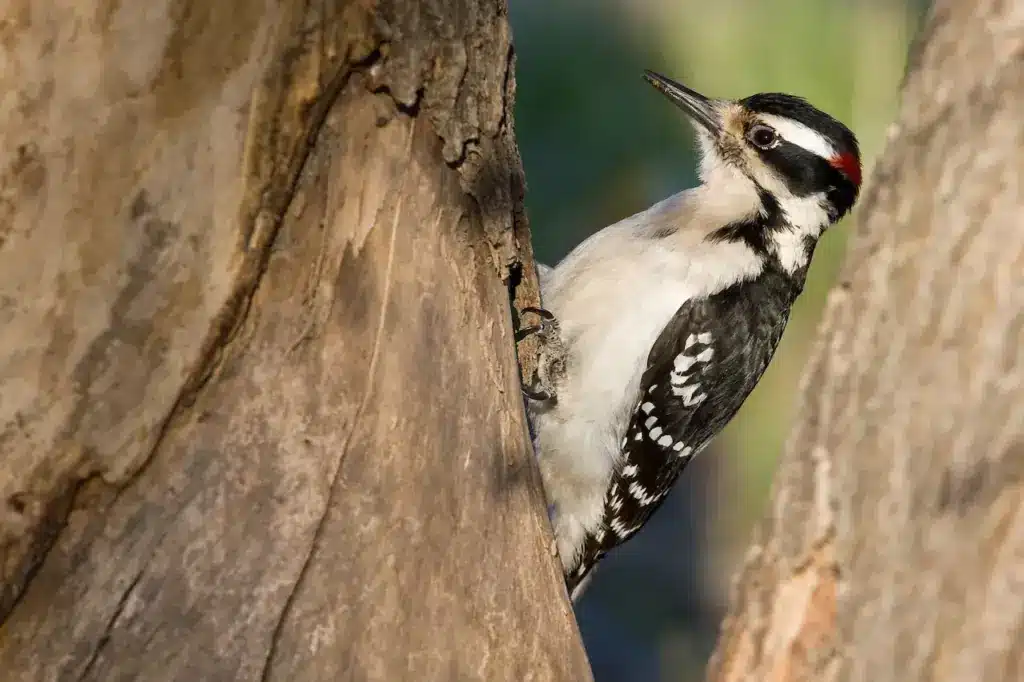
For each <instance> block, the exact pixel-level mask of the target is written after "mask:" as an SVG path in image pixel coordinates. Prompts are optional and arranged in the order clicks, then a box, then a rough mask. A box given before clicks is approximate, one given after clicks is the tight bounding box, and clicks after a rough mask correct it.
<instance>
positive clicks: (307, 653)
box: [0, 0, 590, 682]
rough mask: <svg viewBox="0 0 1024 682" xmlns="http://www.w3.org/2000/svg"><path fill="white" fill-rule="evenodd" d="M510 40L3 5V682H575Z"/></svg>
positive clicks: (311, 16) (435, 31) (421, 30)
mask: <svg viewBox="0 0 1024 682" xmlns="http://www.w3.org/2000/svg"><path fill="white" fill-rule="evenodd" d="M505 13H506V10H505V6H504V4H503V3H500V2H493V3H492V2H483V0H458V1H451V0H426V1H420V0H380V1H379V2H376V3H375V2H372V1H371V0H340V1H338V2H334V3H327V4H326V5H316V6H313V5H308V4H306V3H300V2H294V1H292V0H263V1H262V2H249V3H197V2H190V1H189V0H157V1H156V2H155V3H153V2H150V3H117V2H114V3H111V2H100V1H99V0H93V1H92V2H91V3H90V2H87V3H85V4H78V5H75V6H74V7H72V6H71V5H67V6H61V7H54V8H51V9H49V10H48V11H47V12H43V11H42V10H39V9H38V8H36V7H34V6H33V3H31V2H29V0H12V2H8V3H7V4H6V5H5V6H4V8H3V9H0V44H2V46H3V47H2V52H3V53H4V54H5V59H6V60H7V61H6V64H3V65H0V92H4V93H8V96H6V97H5V98H4V99H3V100H2V101H0V141H2V143H0V150H2V154H3V156H2V157H0V385H2V386H3V390H2V391H0V452H2V453H3V456H4V466H3V467H0V623H2V625H0V670H2V671H3V678H4V679H5V680H7V679H10V680H104V681H106V680H120V679H123V680H129V679H145V680H188V681H190V682H191V681H193V680H198V679H201V680H289V681H297V680H326V679H337V680H398V679H417V680H430V679H437V680H442V679H443V680H449V679H480V680H517V681H519V680H531V679H535V680H563V679H564V680H569V679H571V680H586V679H589V678H590V672H589V668H588V666H587V662H586V658H585V655H584V653H583V650H582V646H581V644H580V642H579V636H578V632H577V630H576V625H575V622H574V620H573V617H572V612H571V609H570V607H569V605H568V602H567V600H566V597H565V592H564V587H563V585H562V582H561V575H560V572H559V570H558V567H557V565H556V561H555V559H554V557H553V556H552V553H551V550H550V544H549V543H550V542H551V536H550V528H549V526H548V523H547V520H546V517H545V513H544V504H543V495H542V492H541V489H540V484H539V477H538V476H537V474H536V470H535V467H534V466H533V464H532V460H531V457H532V455H531V449H530V447H529V443H528V434H527V429H526V424H525V419H524V416H523V410H522V402H521V397H520V394H519V379H518V368H517V365H516V358H515V352H514V348H513V342H512V336H511V316H510V315H509V302H510V296H511V297H512V298H513V299H514V301H515V302H516V304H517V305H518V306H522V305H528V304H531V303H535V302H536V300H537V298H536V297H537V293H536V291H537V289H536V280H535V276H534V274H533V258H532V253H531V251H530V248H529V230H528V227H527V224H526V221H525V217H524V215H523V209H522V193H523V179H522V171H521V164H520V161H519V157H518V151H517V148H516V145H515V141H514V131H513V126H512V118H511V111H512V100H513V98H514V87H515V86H514V83H515V80H514V75H513V61H514V60H513V51H512V47H511V43H510V35H509V28H508V23H507V19H506V16H505ZM527 356H528V354H527ZM524 369H525V368H524Z"/></svg>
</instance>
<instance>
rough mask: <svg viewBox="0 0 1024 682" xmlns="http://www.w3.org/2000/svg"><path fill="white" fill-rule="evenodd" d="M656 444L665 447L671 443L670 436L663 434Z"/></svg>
mask: <svg viewBox="0 0 1024 682" xmlns="http://www.w3.org/2000/svg"><path fill="white" fill-rule="evenodd" d="M658 445H660V446H661V447H663V448H667V447H668V446H669V445H672V436H670V435H668V434H665V435H664V436H662V437H661V438H659V439H658Z"/></svg>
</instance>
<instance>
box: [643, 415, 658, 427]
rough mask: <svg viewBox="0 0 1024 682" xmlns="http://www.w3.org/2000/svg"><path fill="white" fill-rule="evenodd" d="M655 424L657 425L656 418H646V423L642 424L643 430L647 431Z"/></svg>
mask: <svg viewBox="0 0 1024 682" xmlns="http://www.w3.org/2000/svg"><path fill="white" fill-rule="evenodd" d="M657 423H658V418H657V417H648V418H647V421H645V422H644V428H645V429H649V428H651V427H652V426H654V425H655V424H657Z"/></svg>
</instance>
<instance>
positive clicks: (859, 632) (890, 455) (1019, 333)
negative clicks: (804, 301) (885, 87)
mask: <svg viewBox="0 0 1024 682" xmlns="http://www.w3.org/2000/svg"><path fill="white" fill-rule="evenodd" d="M903 97H904V101H903V106H902V111H901V114H900V116H899V120H898V122H897V124H896V125H895V126H894V128H893V130H892V132H891V135H890V138H889V143H888V145H887V150H886V151H885V153H884V154H883V156H882V158H881V160H880V162H879V163H878V165H877V167H876V169H875V171H874V173H873V177H872V178H871V180H870V182H869V187H868V188H867V190H866V193H865V196H864V197H863V200H862V203H861V206H860V209H859V211H858V213H859V216H858V218H857V227H856V230H857V233H856V235H855V238H854V239H853V245H852V252H851V253H850V254H849V256H848V258H847V262H846V264H845V266H844V272H843V275H842V277H841V282H840V284H839V286H838V287H837V289H836V290H835V291H834V292H833V293H832V295H831V298H830V300H829V304H828V306H827V310H826V314H825V319H824V322H823V326H822V330H821V334H820V340H819V343H818V344H817V347H816V349H815V350H814V352H813V355H812V357H811V358H810V363H809V365H810V366H809V370H808V372H807V374H806V376H805V381H804V385H803V405H802V409H801V410H800V411H799V414H800V417H799V423H798V425H797V426H796V428H795V430H794V432H793V433H792V435H791V439H790V442H789V446H788V448H787V453H786V456H785V457H784V459H783V462H782V464H781V469H780V471H779V473H778V475H777V479H776V482H775V488H774V491H773V500H772V503H771V505H770V508H769V510H768V513H767V518H766V519H765V520H764V522H763V524H761V526H760V528H759V529H758V531H757V533H756V536H755V540H754V543H753V545H752V547H751V548H750V550H749V553H748V555H747V558H746V562H745V565H744V567H743V569H742V571H741V573H740V575H739V577H738V582H737V584H736V587H735V590H734V594H733V605H732V609H731V615H730V616H729V617H728V619H727V620H726V622H725V625H724V628H723V631H722V634H721V638H720V641H719V646H718V650H717V652H716V654H715V657H714V658H713V660H712V662H711V665H710V667H709V671H708V677H707V679H708V680H710V681H713V682H734V681H739V680H757V681H758V682H762V681H764V682H796V681H798V680H814V681H816V682H818V681H823V682H829V681H832V680H839V681H842V682H897V681H899V682H917V681H921V682H924V681H925V680H927V681H929V682H963V681H966V680H984V682H1016V681H1017V680H1020V679H1022V678H1024V229H1022V218H1021V216H1022V215H1024V156H1022V154H1021V149H1024V124H1022V122H1021V121H1022V118H1021V115H1022V112H1024V12H1022V11H1021V3H1020V2H1017V1H1014V0H981V1H980V2H975V3H965V2H959V1H958V0H938V1H937V2H936V3H935V5H934V7H933V9H932V11H931V14H930V16H929V18H928V21H927V24H926V26H925V28H924V31H923V34H922V35H921V36H920V37H919V42H918V45H917V46H916V48H915V51H914V54H913V55H912V59H911V63H910V65H909V69H908V76H907V79H906V82H905V84H904V95H903Z"/></svg>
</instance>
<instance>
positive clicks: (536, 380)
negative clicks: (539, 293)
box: [515, 307, 566, 403]
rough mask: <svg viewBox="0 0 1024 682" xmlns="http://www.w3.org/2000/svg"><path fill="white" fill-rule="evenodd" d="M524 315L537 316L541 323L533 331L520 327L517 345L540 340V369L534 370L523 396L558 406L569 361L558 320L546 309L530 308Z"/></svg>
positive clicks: (524, 309)
mask: <svg viewBox="0 0 1024 682" xmlns="http://www.w3.org/2000/svg"><path fill="white" fill-rule="evenodd" d="M522 312H523V314H527V313H529V314H532V315H536V316H537V317H538V318H539V322H538V323H537V324H535V325H531V326H529V327H520V328H519V329H518V330H517V331H516V333H515V339H516V342H517V343H518V342H519V341H522V340H523V339H525V338H527V337H530V336H533V335H535V334H536V335H537V338H538V339H539V340H540V352H539V353H538V355H537V369H536V370H534V372H533V377H532V378H531V380H530V383H529V385H526V386H523V389H522V390H523V395H525V396H526V397H527V398H529V399H530V400H534V401H537V402H545V403H554V402H557V400H558V396H557V394H556V393H555V385H556V384H557V383H558V382H559V381H560V380H561V379H562V377H564V376H565V359H566V349H565V344H564V343H563V342H562V336H561V330H560V328H559V325H558V320H557V319H556V318H555V316H554V315H553V314H552V313H551V311H549V310H544V309H543V308H534V307H527V308H523V310H522Z"/></svg>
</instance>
